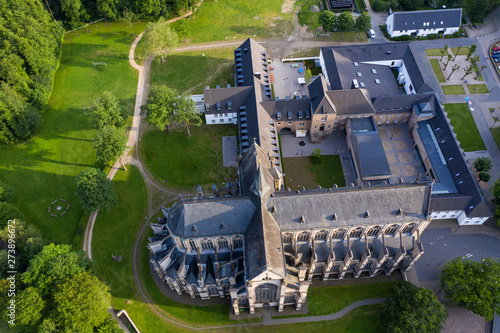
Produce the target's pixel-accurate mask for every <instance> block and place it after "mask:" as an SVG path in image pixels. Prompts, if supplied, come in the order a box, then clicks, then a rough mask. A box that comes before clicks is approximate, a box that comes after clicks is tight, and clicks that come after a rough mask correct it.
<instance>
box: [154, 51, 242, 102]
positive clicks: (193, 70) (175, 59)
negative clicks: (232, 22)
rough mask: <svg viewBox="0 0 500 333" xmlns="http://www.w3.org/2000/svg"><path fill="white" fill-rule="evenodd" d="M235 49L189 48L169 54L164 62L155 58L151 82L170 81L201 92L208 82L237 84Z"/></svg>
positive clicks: (210, 83)
mask: <svg viewBox="0 0 500 333" xmlns="http://www.w3.org/2000/svg"><path fill="white" fill-rule="evenodd" d="M233 51H234V49H233V48H228V49H213V50H207V51H197V52H186V53H178V54H172V55H169V56H168V57H167V58H166V62H165V63H158V62H156V61H153V63H152V64H151V84H157V83H162V84H167V85H168V86H169V87H171V88H176V89H178V90H180V91H184V92H187V93H192V94H202V93H203V89H205V86H210V87H211V88H215V86H216V85H220V86H221V87H226V84H227V83H229V84H231V86H234V53H233ZM202 54H204V55H205V56H202Z"/></svg>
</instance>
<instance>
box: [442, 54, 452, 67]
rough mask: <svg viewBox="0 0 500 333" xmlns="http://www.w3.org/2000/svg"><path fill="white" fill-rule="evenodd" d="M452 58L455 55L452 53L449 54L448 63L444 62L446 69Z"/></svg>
mask: <svg viewBox="0 0 500 333" xmlns="http://www.w3.org/2000/svg"><path fill="white" fill-rule="evenodd" d="M451 58H453V56H452V55H451V54H448V61H447V62H446V64H444V69H446V67H448V64H449V63H450V61H451Z"/></svg>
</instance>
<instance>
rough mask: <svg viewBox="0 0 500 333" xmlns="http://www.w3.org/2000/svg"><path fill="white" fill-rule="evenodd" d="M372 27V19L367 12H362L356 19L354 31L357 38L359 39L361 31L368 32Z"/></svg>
mask: <svg viewBox="0 0 500 333" xmlns="http://www.w3.org/2000/svg"><path fill="white" fill-rule="evenodd" d="M371 26H372V19H371V17H370V14H368V12H362V13H361V15H359V16H358V18H357V19H356V31H357V32H358V36H359V37H361V33H362V32H363V31H368V30H369V29H370V27H371Z"/></svg>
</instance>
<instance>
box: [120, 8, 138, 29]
mask: <svg viewBox="0 0 500 333" xmlns="http://www.w3.org/2000/svg"><path fill="white" fill-rule="evenodd" d="M136 18H137V15H135V14H134V13H133V12H131V11H130V10H129V9H128V8H125V10H124V11H123V14H122V17H121V18H120V20H122V21H123V22H125V23H127V24H128V26H129V27H130V30H132V36H135V33H134V21H135V20H136Z"/></svg>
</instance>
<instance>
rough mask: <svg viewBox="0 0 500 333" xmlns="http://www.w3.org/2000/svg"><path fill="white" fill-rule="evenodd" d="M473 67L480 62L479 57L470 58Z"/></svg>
mask: <svg viewBox="0 0 500 333" xmlns="http://www.w3.org/2000/svg"><path fill="white" fill-rule="evenodd" d="M469 61H470V64H471V66H474V65H475V64H476V63H477V62H478V61H479V56H478V55H475V56H472V57H470V58H469Z"/></svg>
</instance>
